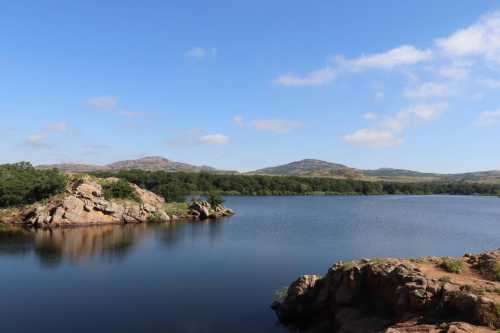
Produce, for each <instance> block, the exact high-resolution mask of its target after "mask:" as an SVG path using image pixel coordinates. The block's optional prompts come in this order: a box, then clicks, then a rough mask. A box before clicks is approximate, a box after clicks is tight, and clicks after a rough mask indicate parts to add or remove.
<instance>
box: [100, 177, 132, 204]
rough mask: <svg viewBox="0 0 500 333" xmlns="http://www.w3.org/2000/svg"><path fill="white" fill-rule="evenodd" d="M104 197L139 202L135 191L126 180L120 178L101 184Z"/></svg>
mask: <svg viewBox="0 0 500 333" xmlns="http://www.w3.org/2000/svg"><path fill="white" fill-rule="evenodd" d="M102 190H103V193H104V198H106V200H110V199H129V200H133V201H137V202H139V201H140V199H139V197H138V196H137V194H136V193H135V190H134V188H133V187H132V186H131V185H130V183H129V182H127V181H126V180H123V179H120V180H119V181H117V182H111V183H107V184H103V185H102Z"/></svg>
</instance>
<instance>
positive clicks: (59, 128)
mask: <svg viewBox="0 0 500 333" xmlns="http://www.w3.org/2000/svg"><path fill="white" fill-rule="evenodd" d="M46 129H47V130H48V131H53V132H65V131H67V130H68V124H67V123H66V122H63V121H61V122H57V123H52V124H48V125H47V126H46Z"/></svg>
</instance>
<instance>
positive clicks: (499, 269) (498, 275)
mask: <svg viewBox="0 0 500 333" xmlns="http://www.w3.org/2000/svg"><path fill="white" fill-rule="evenodd" d="M493 274H494V276H495V280H497V281H498V282H500V262H497V263H496V264H495V265H494V266H493Z"/></svg>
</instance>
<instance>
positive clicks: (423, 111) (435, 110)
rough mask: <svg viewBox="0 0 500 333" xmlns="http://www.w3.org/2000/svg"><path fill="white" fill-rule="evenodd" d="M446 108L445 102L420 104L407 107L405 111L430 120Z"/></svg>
mask: <svg viewBox="0 0 500 333" xmlns="http://www.w3.org/2000/svg"><path fill="white" fill-rule="evenodd" d="M447 108H448V104H447V103H435V104H420V105H416V106H413V107H411V108H408V109H407V110H406V112H409V113H411V114H414V115H415V116H416V117H417V118H419V119H421V120H425V121H429V120H432V119H434V118H436V117H437V116H439V115H440V114H441V113H443V112H444V111H445V110H446V109H447Z"/></svg>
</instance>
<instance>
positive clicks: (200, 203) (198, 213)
mask: <svg viewBox="0 0 500 333" xmlns="http://www.w3.org/2000/svg"><path fill="white" fill-rule="evenodd" d="M189 214H190V215H191V216H192V217H193V218H195V219H201V220H205V219H216V218H221V217H226V216H231V215H234V211H233V210H232V209H230V208H226V207H224V206H223V205H215V206H212V205H211V204H210V203H209V202H208V201H205V200H195V201H193V202H192V203H191V204H190V205H189Z"/></svg>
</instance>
